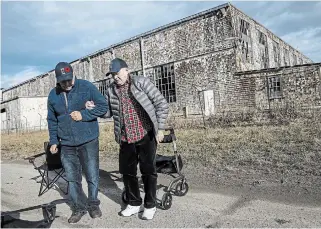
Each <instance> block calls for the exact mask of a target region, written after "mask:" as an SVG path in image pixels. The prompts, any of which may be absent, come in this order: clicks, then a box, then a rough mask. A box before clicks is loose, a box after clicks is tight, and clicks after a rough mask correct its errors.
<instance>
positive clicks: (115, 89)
mask: <svg viewBox="0 0 321 229" xmlns="http://www.w3.org/2000/svg"><path fill="white" fill-rule="evenodd" d="M113 89H114V91H115V94H116V96H117V97H118V101H119V124H120V125H119V130H120V131H119V135H118V142H119V144H120V143H121V131H122V129H121V128H122V121H123V119H122V113H123V112H122V108H121V99H120V97H119V93H118V90H117V88H116V87H115V86H114V88H113Z"/></svg>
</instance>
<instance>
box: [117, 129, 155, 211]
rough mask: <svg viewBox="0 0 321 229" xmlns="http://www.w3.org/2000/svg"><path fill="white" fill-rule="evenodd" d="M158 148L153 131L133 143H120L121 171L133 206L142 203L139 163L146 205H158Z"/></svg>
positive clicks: (147, 206) (150, 206) (129, 200)
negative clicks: (138, 171)
mask: <svg viewBox="0 0 321 229" xmlns="http://www.w3.org/2000/svg"><path fill="white" fill-rule="evenodd" d="M156 149H157V143H156V139H155V135H154V133H153V131H150V132H148V134H147V135H146V136H145V137H144V138H143V139H142V140H140V141H139V142H136V143H131V144H128V143H127V142H122V143H121V145H120V152H119V172H120V173H121V174H122V175H123V181H124V185H125V192H126V196H127V199H128V203H129V204H130V205H132V206H140V205H141V204H142V198H141V197H140V191H139V184H138V179H137V164H138V163H139V169H140V172H141V174H142V180H143V183H144V191H145V199H144V207H145V208H153V207H155V206H156V186H157V172H156Z"/></svg>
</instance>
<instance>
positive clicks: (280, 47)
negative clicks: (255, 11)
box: [231, 6, 312, 71]
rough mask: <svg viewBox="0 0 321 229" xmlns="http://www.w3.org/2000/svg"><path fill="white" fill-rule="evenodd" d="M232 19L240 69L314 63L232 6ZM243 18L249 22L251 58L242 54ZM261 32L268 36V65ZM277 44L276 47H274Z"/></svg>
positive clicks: (247, 69)
mask: <svg viewBox="0 0 321 229" xmlns="http://www.w3.org/2000/svg"><path fill="white" fill-rule="evenodd" d="M231 14H232V21H233V27H234V35H235V45H236V46H237V63H238V70H239V71H249V70H258V69H263V68H274V67H280V66H293V65H299V64H306V63H312V61H311V60H310V59H309V58H307V57H306V56H304V55H303V54H302V53H300V52H299V51H298V50H296V49H294V48H293V47H291V46H290V45H289V44H287V43H285V42H284V41H283V40H281V39H280V38H279V37H277V36H276V35H275V34H273V33H272V32H271V31H269V30H268V29H266V28H265V27H263V26H262V25H261V24H259V23H258V22H256V21H255V20H254V19H252V18H250V17H249V16H247V15H246V14H244V13H243V12H241V11H240V10H238V9H237V8H235V7H233V6H232V7H231ZM241 19H243V20H244V21H246V22H248V23H249V35H248V36H249V44H248V45H249V47H248V49H249V58H248V59H246V58H244V56H243V55H242V45H241V41H242V39H239V38H241V37H242V32H241ZM260 32H261V33H263V34H264V35H263V36H266V42H267V58H268V60H267V62H268V63H267V66H264V64H263V60H262V55H263V54H264V53H263V50H264V49H265V47H264V45H262V44H261V43H260ZM273 46H275V47H273Z"/></svg>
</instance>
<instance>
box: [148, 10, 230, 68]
mask: <svg viewBox="0 0 321 229" xmlns="http://www.w3.org/2000/svg"><path fill="white" fill-rule="evenodd" d="M230 20H231V18H230V15H229V14H226V15H224V17H222V16H217V13H216V12H213V13H212V14H209V15H207V16H204V17H200V18H196V19H194V20H192V21H188V22H186V23H184V24H179V25H177V26H175V27H172V28H169V29H167V30H165V31H161V32H159V33H157V34H153V35H151V36H149V37H146V38H144V45H143V47H144V49H143V51H144V58H145V59H144V61H145V67H146V68H150V67H153V66H157V65H161V64H166V63H170V62H176V61H181V60H185V59H189V58H192V57H196V56H201V55H205V54H208V53H212V52H216V51H219V50H223V49H228V48H231V47H232V46H231V41H230V40H226V38H228V37H230V36H231V34H232V26H231V23H230Z"/></svg>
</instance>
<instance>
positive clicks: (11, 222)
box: [1, 199, 68, 228]
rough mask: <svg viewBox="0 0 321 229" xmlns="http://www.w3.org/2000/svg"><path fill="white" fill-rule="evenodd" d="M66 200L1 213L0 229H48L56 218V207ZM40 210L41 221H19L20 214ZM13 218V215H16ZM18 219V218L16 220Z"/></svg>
mask: <svg viewBox="0 0 321 229" xmlns="http://www.w3.org/2000/svg"><path fill="white" fill-rule="evenodd" d="M67 201H68V200H66V199H60V200H55V201H52V202H50V203H48V204H41V205H36V206H33V207H28V208H23V209H19V210H15V211H6V212H1V228H49V227H50V225H51V224H52V222H53V221H54V219H55V218H56V205H57V204H62V203H66V202H67ZM39 208H41V209H42V215H43V218H44V219H42V220H39V221H29V220H22V219H19V217H20V213H22V212H26V211H31V210H36V209H39ZM17 214H18V216H16V217H15V215H17ZM17 217H18V218H17Z"/></svg>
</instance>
